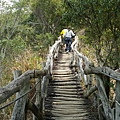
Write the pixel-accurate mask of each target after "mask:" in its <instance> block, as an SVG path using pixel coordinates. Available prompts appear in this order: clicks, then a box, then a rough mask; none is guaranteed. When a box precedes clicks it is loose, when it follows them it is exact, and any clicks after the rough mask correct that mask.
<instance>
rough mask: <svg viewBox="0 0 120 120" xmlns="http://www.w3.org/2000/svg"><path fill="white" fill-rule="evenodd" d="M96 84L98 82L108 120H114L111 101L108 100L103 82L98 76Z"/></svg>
mask: <svg viewBox="0 0 120 120" xmlns="http://www.w3.org/2000/svg"><path fill="white" fill-rule="evenodd" d="M96 82H97V88H98V92H99V96H100V99H101V102H102V105H103V109H104V112H105V116H106V120H113V115H112V109H111V107H110V104H109V100H108V98H107V95H106V93H105V89H104V86H103V82H102V80H101V78H100V77H99V76H98V75H96Z"/></svg>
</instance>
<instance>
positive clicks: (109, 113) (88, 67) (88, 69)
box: [71, 36, 120, 120]
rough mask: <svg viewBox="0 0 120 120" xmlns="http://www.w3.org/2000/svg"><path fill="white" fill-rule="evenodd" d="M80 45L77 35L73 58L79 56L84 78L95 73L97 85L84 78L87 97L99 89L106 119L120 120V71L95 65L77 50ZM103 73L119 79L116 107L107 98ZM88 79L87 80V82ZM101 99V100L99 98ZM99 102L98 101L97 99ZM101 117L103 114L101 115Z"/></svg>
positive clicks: (73, 44) (99, 106)
mask: <svg viewBox="0 0 120 120" xmlns="http://www.w3.org/2000/svg"><path fill="white" fill-rule="evenodd" d="M77 46H78V37H77V36H76V37H75V41H74V42H73V43H72V45H71V48H72V50H73V54H74V55H73V57H74V58H73V60H76V57H77V61H76V62H77V66H78V67H79V69H80V71H82V72H81V74H83V78H84V79H86V78H87V77H84V76H88V75H90V74H95V80H96V85H92V86H91V85H90V87H88V86H89V79H87V80H84V82H85V85H86V84H87V83H88V84H87V85H86V86H87V90H86V94H85V97H89V96H90V95H91V94H92V93H93V92H95V91H96V90H98V99H99V98H100V100H101V103H102V106H101V105H100V104H98V109H99V110H100V109H101V107H102V108H103V109H104V115H105V118H106V120H119V119H120V116H119V115H120V104H118V103H120V94H118V93H119V91H120V73H119V72H116V71H114V70H112V69H111V68H109V67H94V64H93V63H92V62H91V61H90V60H89V59H88V58H87V57H86V56H84V55H83V54H82V53H79V51H78V50H77ZM101 75H105V76H107V77H109V78H112V79H114V80H116V81H117V85H116V100H117V102H116V105H115V108H112V107H111V105H110V101H109V98H107V94H106V92H105V88H104V85H103V81H104V80H103V79H101ZM88 78H89V77H88ZM86 81H87V82H86ZM98 101H99V100H98ZM96 102H97V101H96ZM99 117H100V118H99V119H102V118H101V115H99Z"/></svg>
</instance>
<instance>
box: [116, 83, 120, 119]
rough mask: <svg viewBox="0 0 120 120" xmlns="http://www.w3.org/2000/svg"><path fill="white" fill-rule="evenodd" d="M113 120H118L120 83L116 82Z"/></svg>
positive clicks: (119, 113)
mask: <svg viewBox="0 0 120 120" xmlns="http://www.w3.org/2000/svg"><path fill="white" fill-rule="evenodd" d="M115 120H120V82H119V81H117V82H116V103H115Z"/></svg>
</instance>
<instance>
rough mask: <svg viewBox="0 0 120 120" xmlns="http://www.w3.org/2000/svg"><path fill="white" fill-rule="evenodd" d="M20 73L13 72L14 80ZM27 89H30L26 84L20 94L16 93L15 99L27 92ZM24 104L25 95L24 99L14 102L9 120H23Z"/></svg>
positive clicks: (25, 100)
mask: <svg viewBox="0 0 120 120" xmlns="http://www.w3.org/2000/svg"><path fill="white" fill-rule="evenodd" d="M21 73H22V72H21V71H18V70H17V71H13V75H14V79H15V78H17V77H18V76H19V75H21ZM29 89H30V84H26V86H24V87H23V88H22V89H21V91H20V92H18V93H16V99H18V98H19V97H21V96H22V95H23V94H25V93H26V92H28V90H29ZM26 102H27V95H25V96H24V97H22V98H20V99H19V100H18V101H16V103H15V106H14V109H13V112H12V116H11V120H25V105H26Z"/></svg>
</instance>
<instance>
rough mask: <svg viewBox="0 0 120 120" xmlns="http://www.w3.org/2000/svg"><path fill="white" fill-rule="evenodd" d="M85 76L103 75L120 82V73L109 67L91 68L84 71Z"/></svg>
mask: <svg viewBox="0 0 120 120" xmlns="http://www.w3.org/2000/svg"><path fill="white" fill-rule="evenodd" d="M84 71H85V74H103V75H106V76H108V77H111V78H113V79H115V80H118V81H120V73H119V72H116V71H114V70H112V69H110V68H108V67H89V68H85V69H84Z"/></svg>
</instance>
